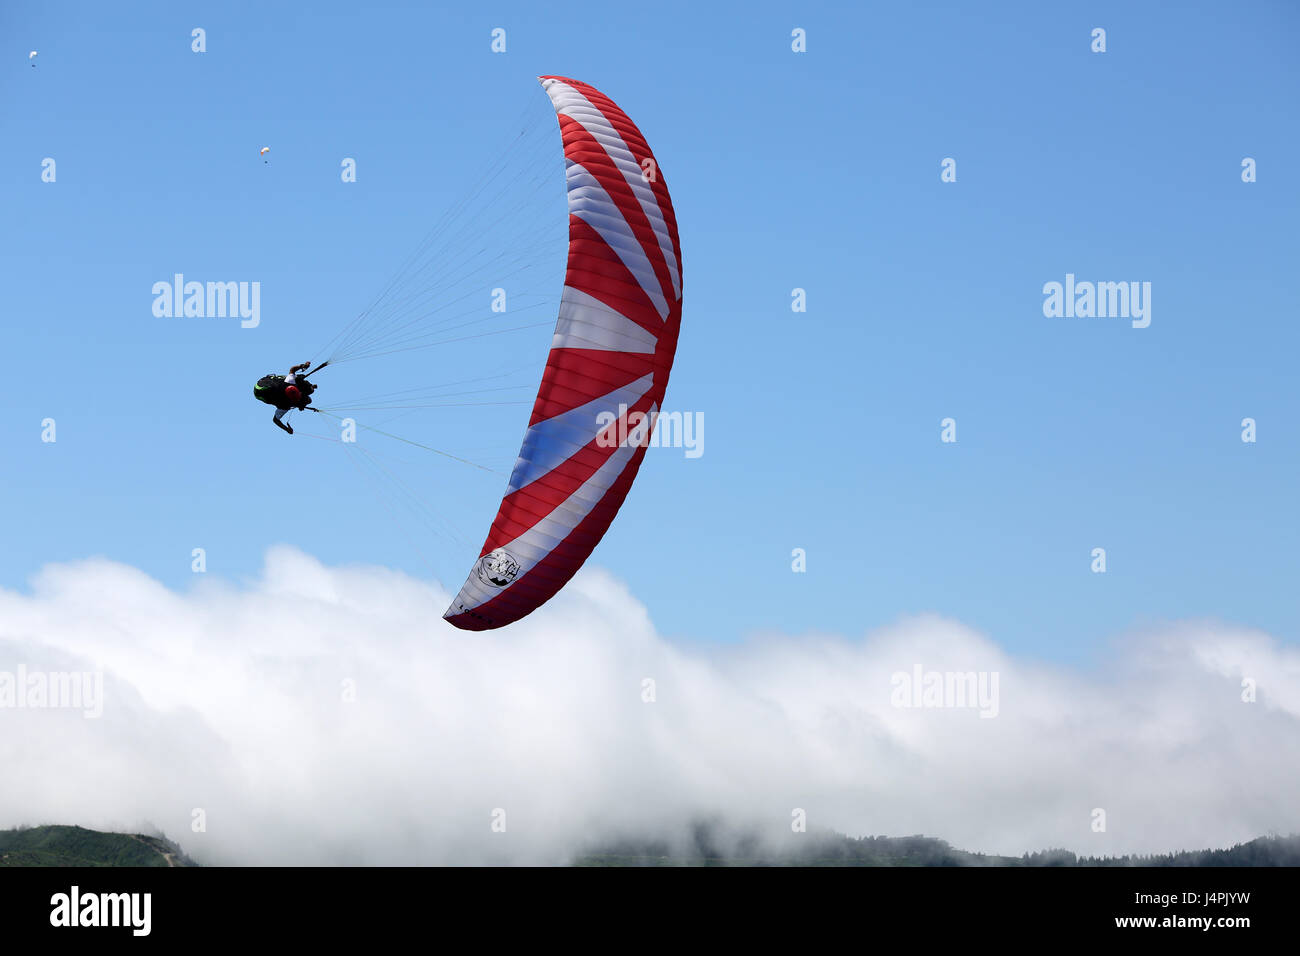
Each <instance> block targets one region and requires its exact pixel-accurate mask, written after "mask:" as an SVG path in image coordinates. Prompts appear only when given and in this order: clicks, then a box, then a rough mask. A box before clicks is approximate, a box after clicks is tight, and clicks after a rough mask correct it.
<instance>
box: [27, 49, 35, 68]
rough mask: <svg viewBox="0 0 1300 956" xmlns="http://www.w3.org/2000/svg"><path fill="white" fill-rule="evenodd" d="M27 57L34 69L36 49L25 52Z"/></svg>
mask: <svg viewBox="0 0 1300 956" xmlns="http://www.w3.org/2000/svg"><path fill="white" fill-rule="evenodd" d="M27 59H29V60H31V61H32V69H35V68H36V51H35V50H33V51H32V52H31V53H28V54H27Z"/></svg>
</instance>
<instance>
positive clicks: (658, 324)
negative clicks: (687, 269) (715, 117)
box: [443, 76, 682, 631]
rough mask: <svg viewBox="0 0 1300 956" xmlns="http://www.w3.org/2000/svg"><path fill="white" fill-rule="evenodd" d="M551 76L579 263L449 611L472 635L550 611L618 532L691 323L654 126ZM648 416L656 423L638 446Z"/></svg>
mask: <svg viewBox="0 0 1300 956" xmlns="http://www.w3.org/2000/svg"><path fill="white" fill-rule="evenodd" d="M538 79H539V80H540V81H541V83H542V87H543V88H544V89H545V90H546V93H547V95H548V96H549V97H550V99H551V103H552V105H553V106H554V107H555V111H556V114H557V115H558V117H559V125H560V136H561V140H562V142H563V146H564V158H565V164H566V184H567V187H568V205H569V250H568V264H567V271H566V274H565V284H564V291H563V293H562V295H561V298H560V308H559V318H558V320H557V322H556V325H555V335H554V337H553V339H552V344H551V351H550V355H549V356H548V357H547V361H546V367H545V369H544V370H543V372H542V382H541V386H540V387H539V389H538V392H537V399H536V402H535V404H534V406H533V414H532V417H531V419H530V420H529V423H528V430H527V432H526V433H525V435H524V441H523V447H522V448H521V449H520V450H519V457H518V459H517V461H516V463H515V468H514V471H513V472H512V474H511V476H510V482H509V485H508V486H507V488H506V493H505V496H504V498H503V499H502V501H501V505H500V507H499V508H498V510H497V515H496V518H495V519H494V520H493V522H492V526H491V528H490V529H489V531H488V535H487V540H486V541H485V542H484V543H483V548H482V550H481V551H480V552H479V558H478V560H477V561H476V562H475V563H474V566H473V567H472V568H471V569H470V573H469V576H468V578H467V579H466V581H465V584H464V585H463V586H462V587H461V589H460V592H459V593H458V594H457V595H456V596H455V598H453V599H452V602H451V606H450V607H449V608H448V609H447V611H446V613H445V614H444V615H443V617H445V618H446V619H447V620H448V621H450V622H451V623H452V624H454V625H455V626H456V627H459V628H464V629H465V630H473V631H480V630H488V629H491V628H497V627H502V626H503V625H506V624H509V623H511V622H513V621H517V620H519V619H520V618H521V617H524V616H525V615H527V614H529V613H531V612H532V611H533V610H535V609H536V608H538V607H540V606H541V605H542V604H544V603H545V602H546V601H548V600H550V598H551V597H553V596H554V595H555V594H556V593H557V592H559V590H560V589H561V588H562V587H564V585H565V584H566V583H567V582H568V581H569V579H570V578H572V577H573V575H574V574H575V573H577V571H578V569H579V568H580V567H581V566H582V563H583V562H584V561H585V560H586V559H587V557H588V556H589V555H590V554H591V552H592V550H593V549H594V548H595V547H596V545H597V543H598V542H599V541H600V539H601V538H602V537H603V536H604V534H605V532H606V530H608V528H609V526H610V524H611V522H613V520H614V516H615V515H616V514H617V513H618V509H619V507H620V506H621V505H622V504H623V499H624V498H625V497H626V495H627V493H628V490H629V488H630V487H631V485H632V481H633V479H634V478H635V477H636V474H637V470H638V469H639V468H640V466H641V461H642V459H643V458H644V456H645V452H646V447H647V444H648V442H647V441H646V440H645V439H648V438H649V430H650V429H651V428H653V425H654V420H655V417H656V416H657V415H658V413H659V409H660V407H661V406H662V404H663V398H664V390H665V388H666V387H667V385H668V373H669V372H670V371H671V369H672V364H673V356H674V354H675V352H676V350H677V334H678V330H679V329H680V327H681V318H682V278H681V276H682V265H681V263H682V259H681V246H680V243H679V241H678V236H677V219H676V216H675V214H674V212H673V205H672V200H671V199H670V198H669V196H668V187H667V185H666V184H665V183H664V180H663V175H662V173H661V172H660V170H659V164H658V162H657V161H656V160H655V158H654V154H653V153H652V152H651V151H650V147H649V145H648V144H647V143H646V141H645V138H644V137H643V136H642V135H641V131H640V130H639V129H637V127H636V125H635V124H634V123H633V122H632V120H631V119H629V118H628V116H627V114H626V113H624V112H623V111H622V110H621V109H619V108H618V106H617V105H616V104H615V103H614V101H613V100H611V99H610V98H609V97H607V96H605V95H604V94H603V93H601V92H600V91H599V90H597V89H596V88H595V87H593V86H590V85H589V84H586V83H581V82H578V81H577V80H572V79H568V78H566V77H560V76H544V77H539V78H538ZM651 170H653V172H650V171H651ZM637 421H641V422H647V423H648V427H647V428H646V429H645V430H644V432H643V433H639V434H640V436H641V437H640V439H639V440H632V438H631V435H632V434H633V433H635V429H636V428H637V427H639V426H635V425H634V424H633V423H634V422H637ZM618 435H624V436H628V438H627V440H619V439H618V437H617V436H618Z"/></svg>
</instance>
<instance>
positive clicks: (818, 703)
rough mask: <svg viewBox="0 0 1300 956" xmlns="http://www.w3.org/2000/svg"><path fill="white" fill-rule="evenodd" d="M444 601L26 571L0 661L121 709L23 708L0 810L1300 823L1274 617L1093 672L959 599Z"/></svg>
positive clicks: (441, 849)
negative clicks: (521, 613)
mask: <svg viewBox="0 0 1300 956" xmlns="http://www.w3.org/2000/svg"><path fill="white" fill-rule="evenodd" d="M447 599H448V594H447V592H446V591H444V590H443V589H441V588H440V587H437V586H432V585H427V584H425V583H422V582H419V581H416V580H413V579H411V578H408V577H406V576H404V575H402V574H398V573H395V572H392V571H388V570H385V569H380V568H361V567H343V568H327V567H324V566H322V565H321V564H320V563H319V562H317V561H315V560H314V559H312V558H310V557H308V556H306V555H304V554H302V553H301V552H298V551H295V550H293V549H289V548H277V549H274V550H272V551H271V552H270V553H269V554H268V556H267V563H266V568H265V571H264V573H263V574H262V576H261V578H260V579H259V580H257V581H254V582H250V583H248V584H246V585H234V584H231V583H228V582H219V581H216V580H212V579H206V578H204V579H200V580H199V583H198V585H197V587H196V588H195V589H194V590H193V591H191V592H190V593H187V594H178V593H175V592H172V591H169V590H168V589H166V588H164V587H163V586H161V585H160V584H158V583H157V582H155V581H153V580H151V579H150V578H149V577H148V576H146V575H144V574H142V573H141V572H139V571H137V570H135V569H132V568H129V567H125V566H123V565H120V564H114V563H111V562H107V561H101V560H96V561H85V562H80V563H76V564H66V565H56V566H51V567H48V568H46V569H45V570H44V571H42V572H41V573H40V574H39V575H38V576H37V577H36V579H35V580H34V581H33V587H32V590H31V593H30V594H20V593H14V592H7V591H0V673H2V672H14V671H15V670H16V668H17V667H18V666H20V665H21V666H23V667H25V668H26V669H27V670H28V671H29V672H31V671H41V672H49V671H85V670H102V671H103V672H104V681H105V683H104V692H105V698H106V699H105V704H104V714H103V716H102V717H101V718H100V719H98V720H91V719H85V718H84V717H83V716H82V715H81V713H80V712H78V711H73V710H68V709H63V710H51V709H14V708H3V709H0V767H3V768H4V771H3V776H0V826H11V825H14V824H19V823H77V824H81V825H83V826H90V827H98V828H106V829H121V828H131V829H134V828H142V827H146V826H149V825H153V826H157V827H160V828H162V829H163V830H165V831H166V832H167V833H168V835H169V836H172V837H173V838H175V839H177V840H179V842H180V843H181V844H182V846H183V847H184V848H185V849H186V850H187V851H188V852H189V853H190V854H191V855H193V856H194V857H195V858H196V859H198V860H200V862H208V863H249V864H265V863H286V864H287V863H307V864H331V863H398V864H405V863H434V862H468V863H474V862H561V861H563V860H564V859H566V858H567V857H568V856H569V854H570V853H572V852H573V851H574V850H575V849H577V848H580V847H581V846H583V845H584V844H587V843H591V842H598V841H600V840H601V839H602V838H605V837H608V836H610V835H611V834H615V833H627V834H635V835H643V836H655V835H660V834H665V835H667V834H671V833H675V832H680V827H681V825H682V824H683V823H684V822H685V821H687V820H689V819H692V818H696V817H699V816H706V815H707V816H717V817H720V818H721V819H722V820H724V821H726V822H728V823H729V824H731V825H733V826H735V827H738V828H739V827H746V826H750V825H752V826H755V827H758V828H759V830H760V831H761V832H763V833H766V834H769V835H770V836H772V837H773V838H777V837H781V836H784V835H785V834H786V833H788V831H789V821H790V813H791V810H792V809H793V808H795V807H801V808H804V809H805V810H807V811H808V815H809V823H810V825H812V826H815V827H831V828H834V829H838V830H841V831H844V832H848V833H852V834H855V835H858V834H890V835H906V834H911V833H925V834H928V835H933V836H939V837H942V838H944V839H946V840H948V841H949V842H951V843H953V844H954V845H955V846H958V847H961V848H964V849H972V850H984V851H987V852H1000V853H1013V854H1017V853H1020V852H1023V851H1025V850H1032V849H1040V848H1044V847H1048V846H1064V847H1067V848H1069V849H1073V850H1076V851H1078V852H1083V853H1121V852H1161V851H1166V850H1171V849H1181V848H1200V847H1204V846H1223V845H1227V844H1230V843H1232V842H1235V841H1238V840H1245V839H1250V838H1253V837H1255V836H1259V835H1262V834H1264V833H1267V832H1270V831H1279V832H1290V831H1295V830H1300V772H1298V770H1300V653H1298V652H1297V650H1296V649H1295V648H1294V647H1286V646H1282V645H1280V644H1279V643H1278V642H1276V641H1274V640H1273V639H1271V638H1270V637H1268V636H1267V635H1265V634H1261V633H1258V632H1254V631H1250V630H1247V629H1243V628H1239V627H1234V626H1230V625H1223V624H1207V623H1203V622H1198V623H1193V624H1183V625H1176V626H1171V627H1169V628H1167V629H1164V630H1162V631H1159V632H1156V633H1151V634H1147V635H1144V636H1140V637H1137V638H1132V639H1130V640H1128V641H1127V642H1126V643H1125V644H1123V645H1120V646H1119V649H1118V650H1117V651H1116V652H1115V653H1116V655H1117V656H1116V658H1115V659H1114V660H1113V661H1111V662H1110V666H1109V667H1108V668H1107V669H1106V671H1105V672H1104V673H1102V674H1089V675H1083V674H1079V673H1075V672H1070V671H1065V670H1061V669H1057V668H1051V667H1046V666H1043V665H1042V664H1038V663H1033V662H1028V661H1022V660H1016V659H1013V658H1011V657H1009V656H1008V655H1007V654H1005V653H1004V652H1003V651H1001V650H1000V649H999V648H998V647H997V646H996V645H995V644H993V643H992V642H990V641H989V640H988V639H987V638H985V637H983V636H981V635H979V634H977V633H975V632H973V631H971V630H970V629H968V628H966V627H964V626H962V625H961V624H959V623H956V622H953V621H950V620H945V619H942V618H937V617H922V618H915V619H909V620H904V621H902V622H900V623H898V624H897V625H895V626H893V627H891V628H888V629H885V630H883V631H880V632H877V633H873V634H871V635H868V636H867V637H866V638H845V637H834V636H824V635H812V636H808V635H805V636H795V637H790V636H780V637H777V636H766V637H763V638H756V639H754V640H752V641H750V642H748V643H745V644H743V645H740V646H734V647H726V648H721V649H719V648H717V647H709V648H708V649H707V650H706V649H704V648H703V646H701V648H700V649H692V648H688V647H683V646H679V645H674V644H672V643H669V642H667V641H665V640H664V639H662V638H661V637H660V636H659V635H658V634H657V633H656V632H655V630H654V627H653V625H652V623H651V621H650V617H649V615H648V613H647V612H646V609H645V608H644V607H643V606H642V605H641V604H639V603H638V602H637V601H636V599H635V598H634V597H633V596H632V595H631V594H630V593H629V592H628V591H627V589H626V588H625V587H624V586H623V585H622V584H621V583H620V582H619V581H617V580H616V579H614V578H613V577H611V576H610V575H609V574H607V573H605V572H602V571H600V570H588V571H586V572H584V573H582V574H580V575H579V576H578V577H577V578H576V579H575V580H574V581H573V582H572V583H571V584H570V585H569V587H568V588H566V589H565V591H563V592H562V593H561V595H560V596H559V597H558V598H557V599H555V600H554V601H552V602H551V604H550V605H548V606H547V607H545V608H543V609H542V610H541V611H539V612H537V613H535V614H534V615H532V616H531V617H529V618H527V619H525V620H524V621H522V622H520V623H519V624H517V625H514V626H512V627H510V628H508V629H506V630H504V631H498V632H486V633H479V634H474V633H467V632H462V631H457V630H455V629H453V628H451V627H450V626H448V625H446V624H445V623H444V622H443V621H442V620H441V616H440V615H441V612H442V609H443V608H444V607H445V606H446V604H447ZM701 636H702V637H707V635H701ZM918 665H919V666H920V667H921V668H922V669H923V670H925V671H983V672H997V674H998V694H999V696H998V714H997V717H996V718H993V719H985V718H981V717H980V716H979V712H978V711H977V710H975V709H956V708H940V709H925V708H920V709H902V708H898V707H895V706H893V704H892V703H891V698H892V696H893V694H894V690H895V689H894V687H893V686H891V675H893V674H895V673H896V672H907V673H909V674H910V673H911V672H912V671H913V669H914V668H915V667H917V666H918ZM646 677H651V678H653V679H654V680H655V682H656V691H657V700H656V702H654V703H644V702H643V701H642V696H641V695H642V680H643V679H644V678H646ZM1243 677H1246V678H1252V679H1253V680H1255V681H1256V682H1257V684H1258V687H1259V701H1258V702H1257V703H1254V704H1247V703H1243V702H1242V701H1241V681H1242V678H1243ZM349 680H350V681H355V684H356V687H357V696H358V699H357V701H356V702H355V703H344V702H343V700H342V687H343V682H344V681H349ZM195 807H200V808H203V809H204V810H205V811H206V814H207V823H208V828H207V832H206V833H192V832H191V831H190V814H191V810H192V808H195ZM498 807H499V808H503V809H504V810H505V811H506V823H507V832H506V833H504V834H502V833H492V832H491V831H490V824H491V814H492V811H493V810H494V808H498ZM1095 807H1101V808H1104V809H1105V810H1106V812H1107V825H1108V827H1107V832H1106V833H1101V834H1098V833H1093V832H1091V830H1090V828H1089V824H1090V816H1089V815H1090V812H1091V811H1092V809H1093V808H1095Z"/></svg>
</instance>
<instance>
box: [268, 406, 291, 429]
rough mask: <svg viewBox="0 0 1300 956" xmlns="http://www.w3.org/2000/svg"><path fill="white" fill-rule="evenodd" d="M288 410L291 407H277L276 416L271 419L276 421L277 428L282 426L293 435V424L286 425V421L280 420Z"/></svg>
mask: <svg viewBox="0 0 1300 956" xmlns="http://www.w3.org/2000/svg"><path fill="white" fill-rule="evenodd" d="M288 410H289V409H287V408H277V409H276V410H275V416H274V417H273V418H272V419H271V421H273V422H275V424H276V427H277V428H282V429H284V430H285V431H287V432H288V433H289V434H290V435H292V434H293V426H292V425H286V424H285V423H284V422H282V421H280V419H281V418H283V417H284V413H285V412H287V411H288Z"/></svg>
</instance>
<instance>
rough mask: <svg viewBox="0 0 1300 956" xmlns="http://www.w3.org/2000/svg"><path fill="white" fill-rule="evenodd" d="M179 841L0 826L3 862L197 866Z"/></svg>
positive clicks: (70, 829)
mask: <svg viewBox="0 0 1300 956" xmlns="http://www.w3.org/2000/svg"><path fill="white" fill-rule="evenodd" d="M193 865H194V863H193V862H192V861H191V860H190V859H189V858H188V857H186V856H185V855H184V854H183V853H182V852H181V851H180V848H179V847H177V846H176V845H175V844H173V843H171V842H169V841H168V840H165V839H163V838H161V837H154V836H146V835H145V834H142V833H101V832H100V831H98V830H87V829H85V828H83V827H65V826H45V827H22V828H19V829H16V830H0V866H193Z"/></svg>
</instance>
